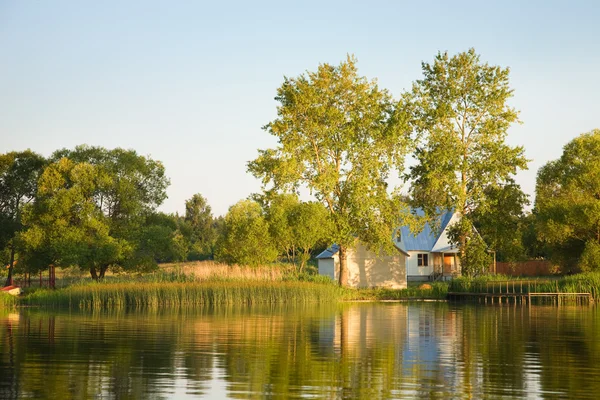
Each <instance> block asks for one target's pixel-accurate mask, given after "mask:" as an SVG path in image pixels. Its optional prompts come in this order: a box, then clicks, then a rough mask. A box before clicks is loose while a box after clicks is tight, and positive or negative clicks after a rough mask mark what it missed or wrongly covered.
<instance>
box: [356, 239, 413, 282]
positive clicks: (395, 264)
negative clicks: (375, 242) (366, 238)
mask: <svg viewBox="0 0 600 400" xmlns="http://www.w3.org/2000/svg"><path fill="white" fill-rule="evenodd" d="M348 284H349V285H350V286H352V287H386V288H390V289H404V288H406V261H405V256H404V255H403V254H402V253H400V252H397V253H396V254H394V255H385V254H379V255H377V254H375V253H374V252H372V251H369V250H367V248H366V247H365V246H363V245H362V244H358V245H357V246H356V248H354V249H352V250H350V251H348Z"/></svg>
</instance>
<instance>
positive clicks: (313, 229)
mask: <svg viewBox="0 0 600 400" xmlns="http://www.w3.org/2000/svg"><path fill="white" fill-rule="evenodd" d="M289 221H290V222H289V223H290V226H291V227H292V235H293V238H294V242H295V244H296V247H297V248H298V249H299V250H300V270H303V269H304V265H305V264H306V263H307V262H308V260H309V259H310V254H311V252H312V251H313V250H314V249H315V247H316V246H318V245H323V244H325V243H326V240H327V239H328V238H329V237H330V235H331V232H332V230H333V228H332V226H331V225H332V224H331V221H330V219H329V213H328V212H327V209H326V208H325V207H324V206H323V204H321V203H316V202H306V203H304V202H302V203H298V204H296V206H295V207H294V208H293V209H292V211H291V213H290V215H289Z"/></svg>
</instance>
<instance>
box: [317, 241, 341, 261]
mask: <svg viewBox="0 0 600 400" xmlns="http://www.w3.org/2000/svg"><path fill="white" fill-rule="evenodd" d="M339 249H340V246H338V245H337V244H332V245H331V247H329V248H328V249H326V250H323V251H322V252H321V253H319V255H318V256H316V257H315V258H316V259H319V258H332V257H333V255H334V254H335V253H337V252H338V250H339Z"/></svg>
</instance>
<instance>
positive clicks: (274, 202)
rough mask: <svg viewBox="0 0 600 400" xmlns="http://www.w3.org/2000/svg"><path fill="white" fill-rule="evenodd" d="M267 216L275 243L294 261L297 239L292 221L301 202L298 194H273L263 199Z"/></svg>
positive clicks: (279, 249) (278, 248)
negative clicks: (294, 212)
mask: <svg viewBox="0 0 600 400" xmlns="http://www.w3.org/2000/svg"><path fill="white" fill-rule="evenodd" d="M262 202H263V203H264V204H263V209H264V210H265V218H266V220H267V223H268V224H269V233H270V234H271V238H272V239H273V244H274V245H275V247H276V248H277V250H278V251H279V252H280V254H282V255H284V256H285V257H286V258H287V260H288V262H294V261H295V258H296V251H297V241H296V237H295V236H294V227H293V225H292V221H291V215H292V212H293V210H294V209H295V208H296V207H297V206H298V205H299V204H300V200H299V199H298V196H297V195H296V194H290V193H285V194H273V195H270V196H265V198H263V199H262Z"/></svg>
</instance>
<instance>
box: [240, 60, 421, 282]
mask: <svg viewBox="0 0 600 400" xmlns="http://www.w3.org/2000/svg"><path fill="white" fill-rule="evenodd" d="M275 99H276V100H277V101H278V102H279V106H278V108H277V115H278V117H277V119H275V120H274V121H272V122H270V123H269V124H267V125H266V126H265V127H264V129H265V130H267V131H268V132H269V133H270V134H272V135H273V136H275V137H276V138H277V139H278V141H279V146H278V147H277V148H275V149H268V150H260V151H259V157H258V158H257V159H256V160H254V161H252V162H250V163H249V164H248V169H249V171H250V172H252V173H253V174H254V175H255V176H256V177H259V178H260V179H261V180H262V182H263V185H264V188H265V190H269V191H273V192H278V191H283V192H290V191H297V190H298V188H299V187H301V186H304V187H307V188H308V189H309V190H310V192H311V193H312V194H313V195H314V196H315V197H316V199H317V200H318V201H319V202H321V203H322V204H324V205H325V206H326V207H327V210H328V211H329V213H330V216H331V220H332V222H333V228H334V229H333V231H332V240H333V241H334V242H335V243H338V244H339V245H340V246H341V254H342V255H343V254H344V253H345V248H346V247H347V246H349V245H352V244H354V242H355V240H356V238H358V239H360V240H362V241H363V242H364V243H366V244H367V245H369V246H370V247H373V248H376V249H383V250H384V251H387V252H391V251H395V250H394V249H393V244H392V241H391V240H390V238H391V236H392V230H393V229H394V228H395V227H397V226H398V225H399V223H400V219H401V217H402V215H403V213H402V202H401V199H400V196H399V195H393V196H391V195H390V194H389V188H388V183H387V179H388V177H389V174H390V172H391V170H392V168H394V167H395V168H397V169H398V170H402V169H403V164H404V157H405V155H406V153H407V150H408V149H409V146H410V144H411V140H410V136H409V127H408V121H407V118H406V113H405V112H404V111H405V110H404V109H403V107H404V104H403V103H402V102H400V103H397V104H396V103H395V102H394V101H393V100H392V98H391V96H390V95H389V93H388V92H387V91H386V90H382V89H380V88H379V87H378V86H377V84H376V83H375V82H374V81H368V80H367V79H366V78H364V77H361V76H359V75H358V71H357V68H356V60H355V59H354V58H353V57H350V56H349V57H348V58H347V60H346V61H344V62H342V63H341V64H340V65H338V66H334V65H330V64H321V65H319V67H318V69H317V71H316V72H306V73H305V74H302V75H300V76H299V77H297V78H287V77H286V78H285V79H284V82H283V84H282V85H281V87H280V88H279V89H278V90H277V96H276V98H275ZM345 268H346V267H345V258H344V257H342V263H341V269H342V271H341V273H340V282H342V283H345V282H346V279H347V271H346V270H345Z"/></svg>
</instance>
